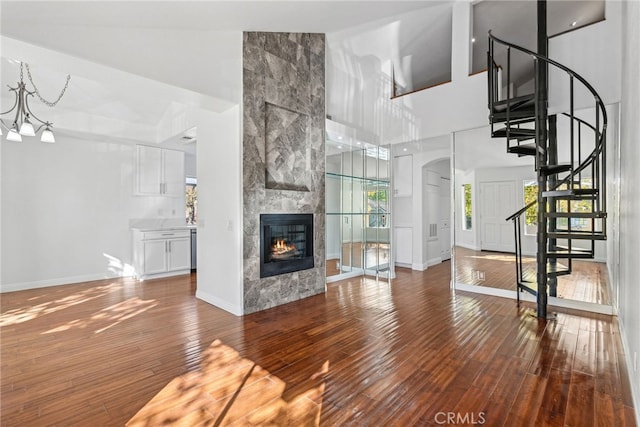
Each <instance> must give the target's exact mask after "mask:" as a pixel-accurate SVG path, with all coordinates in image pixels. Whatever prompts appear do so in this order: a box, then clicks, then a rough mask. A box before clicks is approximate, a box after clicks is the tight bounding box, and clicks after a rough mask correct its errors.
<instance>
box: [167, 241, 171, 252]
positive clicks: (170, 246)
mask: <svg viewBox="0 0 640 427" xmlns="http://www.w3.org/2000/svg"><path fill="white" fill-rule="evenodd" d="M167 243H169V253H171V241H169V242H167Z"/></svg>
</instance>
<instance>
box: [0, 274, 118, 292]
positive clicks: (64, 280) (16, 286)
mask: <svg viewBox="0 0 640 427" xmlns="http://www.w3.org/2000/svg"><path fill="white" fill-rule="evenodd" d="M121 277H127V276H115V275H114V276H108V275H106V274H85V275H81V276H69V277H59V278H56V279H47V280H36V281H34V282H19V283H9V284H2V285H0V293H4V292H17V291H26V290H28V289H39V288H48V287H50V286H62V285H72V284H74V283H82V282H93V281H94V280H105V279H119V278H121Z"/></svg>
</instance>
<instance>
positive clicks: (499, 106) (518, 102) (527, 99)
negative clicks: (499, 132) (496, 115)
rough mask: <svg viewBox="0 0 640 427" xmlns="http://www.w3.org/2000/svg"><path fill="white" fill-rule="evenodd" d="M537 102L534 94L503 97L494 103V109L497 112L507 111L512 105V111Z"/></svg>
mask: <svg viewBox="0 0 640 427" xmlns="http://www.w3.org/2000/svg"><path fill="white" fill-rule="evenodd" d="M534 104H535V96H534V94H529V95H522V96H516V97H515V98H510V99H503V100H501V101H496V102H494V103H493V110H494V111H496V112H501V111H506V109H507V107H509V106H510V107H511V111H513V110H516V109H519V108H527V107H530V106H532V105H534Z"/></svg>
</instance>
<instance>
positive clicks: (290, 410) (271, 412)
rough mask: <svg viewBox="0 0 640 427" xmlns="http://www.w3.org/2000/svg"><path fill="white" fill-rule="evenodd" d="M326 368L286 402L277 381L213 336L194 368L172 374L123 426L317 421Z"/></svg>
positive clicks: (311, 423)
mask: <svg viewBox="0 0 640 427" xmlns="http://www.w3.org/2000/svg"><path fill="white" fill-rule="evenodd" d="M328 370H329V362H328V361H326V362H325V363H324V364H323V365H322V367H321V368H320V370H319V371H318V372H317V373H316V374H314V375H313V376H312V377H311V378H310V379H311V380H313V381H314V384H315V383H318V384H317V385H315V386H314V387H311V388H310V389H308V390H307V391H305V392H303V393H300V394H299V395H297V396H295V397H293V398H292V399H291V400H289V401H285V400H284V399H283V398H282V394H283V393H284V391H285V388H286V384H285V383H284V382H283V381H282V380H280V379H279V378H278V377H276V376H274V375H272V374H270V373H269V372H268V371H266V370H265V369H263V368H261V367H260V366H258V365H256V364H255V363H254V362H252V361H250V360H248V359H244V358H242V357H241V356H240V355H239V353H238V352H236V351H235V350H234V349H232V348H231V347H228V346H226V345H224V344H222V342H220V340H216V341H214V342H213V343H212V344H211V345H210V346H209V348H208V349H207V350H205V352H204V353H203V356H202V362H201V364H200V369H199V370H198V371H193V372H188V373H186V374H184V375H181V376H179V377H176V378H174V379H173V380H172V381H171V382H170V383H169V384H167V385H166V386H165V387H164V388H163V389H162V390H161V391H160V392H159V393H158V394H156V396H155V397H153V399H151V400H150V401H149V402H148V403H147V404H146V405H145V406H144V407H143V408H142V409H140V411H138V413H137V414H136V415H135V416H134V417H133V418H131V419H130V420H129V422H128V423H127V426H129V427H138V426H150V425H169V424H171V425H184V426H195V425H210V426H221V425H230V424H234V425H295V426H317V425H319V423H320V411H321V407H322V394H323V393H324V382H323V378H324V375H325V374H326V373H327V372H328Z"/></svg>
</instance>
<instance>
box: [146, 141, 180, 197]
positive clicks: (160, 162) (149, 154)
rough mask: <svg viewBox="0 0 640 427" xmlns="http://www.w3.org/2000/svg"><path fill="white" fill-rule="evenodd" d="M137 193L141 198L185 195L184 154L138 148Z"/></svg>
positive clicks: (160, 149)
mask: <svg viewBox="0 0 640 427" xmlns="http://www.w3.org/2000/svg"><path fill="white" fill-rule="evenodd" d="M136 166H137V167H136V169H137V170H136V174H137V180H136V191H135V193H136V194H137V195H139V196H171V197H180V196H182V195H183V194H184V191H185V190H184V182H185V181H184V152H182V151H177V150H167V149H164V148H158V147H150V146H147V145H137V146H136Z"/></svg>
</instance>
